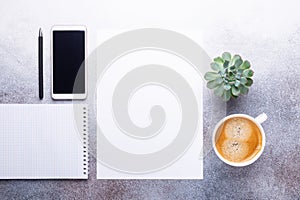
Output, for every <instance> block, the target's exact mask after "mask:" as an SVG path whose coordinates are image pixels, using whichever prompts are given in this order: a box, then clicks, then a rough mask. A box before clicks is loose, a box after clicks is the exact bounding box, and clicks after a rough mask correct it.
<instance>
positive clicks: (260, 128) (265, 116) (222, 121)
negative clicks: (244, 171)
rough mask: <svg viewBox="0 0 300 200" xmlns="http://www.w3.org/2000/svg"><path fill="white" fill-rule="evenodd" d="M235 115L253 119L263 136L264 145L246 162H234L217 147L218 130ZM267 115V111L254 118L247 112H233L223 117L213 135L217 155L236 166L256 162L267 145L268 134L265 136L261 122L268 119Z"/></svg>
mask: <svg viewBox="0 0 300 200" xmlns="http://www.w3.org/2000/svg"><path fill="white" fill-rule="evenodd" d="M235 117H243V118H246V119H249V120H250V121H252V122H253V123H254V124H255V125H256V126H257V127H258V128H259V130H260V133H261V136H262V147H261V149H260V151H259V152H258V153H257V154H256V155H255V156H254V157H253V158H251V159H250V160H247V161H244V162H232V161H229V160H227V159H225V158H224V157H223V156H222V155H221V154H220V153H219V152H218V150H217V148H216V135H217V132H218V129H219V127H220V126H221V125H222V124H223V123H224V122H225V121H226V120H228V119H231V118H235ZM267 118H268V117H267V115H266V114H265V113H262V114H260V115H259V116H257V117H256V118H253V117H251V116H249V115H245V114H233V115H229V116H227V117H225V118H223V119H222V120H221V121H219V123H218V124H217V125H216V127H215V129H214V132H213V135H212V145H213V148H214V151H215V153H216V154H217V156H218V157H219V158H220V159H221V160H222V161H223V162H225V163H226V164H228V165H231V166H234V167H244V166H247V165H250V164H252V163H254V162H255V161H256V160H257V159H258V158H259V157H260V156H261V154H262V152H263V151H264V148H265V145H266V136H265V131H264V129H263V127H262V126H261V124H262V123H263V122H264V121H266V120H267Z"/></svg>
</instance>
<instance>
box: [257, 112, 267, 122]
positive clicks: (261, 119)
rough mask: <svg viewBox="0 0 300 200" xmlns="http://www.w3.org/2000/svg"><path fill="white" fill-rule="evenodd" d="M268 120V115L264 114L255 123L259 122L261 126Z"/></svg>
mask: <svg viewBox="0 0 300 200" xmlns="http://www.w3.org/2000/svg"><path fill="white" fill-rule="evenodd" d="M267 119H268V116H267V115H266V113H262V114H260V115H258V116H257V117H256V118H255V121H257V123H259V124H262V123H264V121H266V120H267Z"/></svg>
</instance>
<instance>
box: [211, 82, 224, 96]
mask: <svg viewBox="0 0 300 200" xmlns="http://www.w3.org/2000/svg"><path fill="white" fill-rule="evenodd" d="M224 91H225V90H224V83H223V84H221V85H220V86H218V87H216V88H215V90H214V94H215V95H216V96H218V97H222V95H223V93H224Z"/></svg>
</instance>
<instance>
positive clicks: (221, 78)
mask: <svg viewBox="0 0 300 200" xmlns="http://www.w3.org/2000/svg"><path fill="white" fill-rule="evenodd" d="M210 66H211V68H212V69H213V70H214V71H213V72H207V73H206V74H205V75H204V78H205V80H207V87H208V88H209V89H214V94H215V95H217V96H219V97H222V98H223V100H224V101H229V100H230V99H231V97H233V98H237V97H238V96H239V95H241V94H247V93H248V91H249V87H250V86H251V85H252V83H253V80H252V79H251V77H252V76H253V74H254V72H253V70H251V69H250V67H251V65H250V63H249V61H247V60H245V61H243V60H242V58H241V56H239V55H234V56H231V54H230V53H228V52H224V53H223V54H222V57H216V58H215V59H214V60H213V62H212V63H211V64H210Z"/></svg>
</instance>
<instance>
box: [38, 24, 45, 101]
mask: <svg viewBox="0 0 300 200" xmlns="http://www.w3.org/2000/svg"><path fill="white" fill-rule="evenodd" d="M43 90H44V89H43V33H42V29H41V28H40V30H39V97H40V99H43V97H44V91H43Z"/></svg>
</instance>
